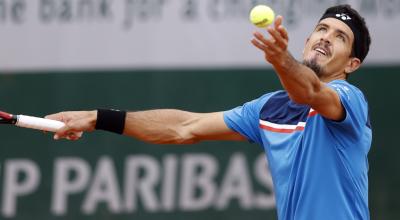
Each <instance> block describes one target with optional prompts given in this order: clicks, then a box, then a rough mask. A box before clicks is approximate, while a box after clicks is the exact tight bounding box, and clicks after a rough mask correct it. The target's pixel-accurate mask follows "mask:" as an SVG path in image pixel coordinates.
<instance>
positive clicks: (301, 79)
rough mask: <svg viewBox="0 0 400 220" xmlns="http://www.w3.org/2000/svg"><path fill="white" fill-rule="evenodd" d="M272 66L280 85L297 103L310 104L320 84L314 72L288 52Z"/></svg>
mask: <svg viewBox="0 0 400 220" xmlns="http://www.w3.org/2000/svg"><path fill="white" fill-rule="evenodd" d="M273 66H274V69H275V70H276V72H277V74H278V77H279V79H280V81H281V84H282V85H283V87H284V88H285V90H286V91H287V92H288V94H289V96H290V97H291V99H292V100H293V101H295V102H297V103H300V104H309V103H311V101H312V98H313V94H315V93H316V92H318V91H319V90H320V89H321V82H320V80H319V78H318V77H317V75H316V74H315V73H314V71H313V70H311V69H310V68H308V67H307V66H305V65H303V64H301V63H299V62H298V61H297V60H295V59H294V58H293V57H292V56H291V55H290V54H289V52H287V53H286V54H284V56H283V58H281V59H279V62H275V63H273Z"/></svg>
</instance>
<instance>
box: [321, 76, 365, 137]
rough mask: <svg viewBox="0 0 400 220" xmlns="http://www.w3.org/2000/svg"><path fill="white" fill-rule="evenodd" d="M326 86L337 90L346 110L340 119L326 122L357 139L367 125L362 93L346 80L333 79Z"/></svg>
mask: <svg viewBox="0 0 400 220" xmlns="http://www.w3.org/2000/svg"><path fill="white" fill-rule="evenodd" d="M328 86H330V87H331V88H332V89H334V90H335V91H336V92H337V94H338V95H339V98H340V101H341V103H342V105H343V107H344V109H345V112H346V116H345V118H344V119H343V120H342V121H340V122H337V121H332V120H328V124H329V125H330V126H331V128H332V129H339V130H340V133H343V134H346V135H350V136H351V137H353V138H355V139H359V138H360V136H361V135H362V134H363V132H364V129H365V127H369V116H368V103H367V101H366V99H365V97H364V95H363V93H362V92H361V91H360V90H359V89H358V88H357V87H355V86H353V85H351V84H349V83H347V82H346V81H333V82H331V83H329V84H328Z"/></svg>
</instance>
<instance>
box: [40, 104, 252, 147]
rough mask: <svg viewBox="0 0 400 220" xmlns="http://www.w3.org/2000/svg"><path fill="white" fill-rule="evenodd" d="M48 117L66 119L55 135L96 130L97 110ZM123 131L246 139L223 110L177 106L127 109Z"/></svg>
mask: <svg viewBox="0 0 400 220" xmlns="http://www.w3.org/2000/svg"><path fill="white" fill-rule="evenodd" d="M46 118H50V119H55V120H60V121H63V122H65V123H66V126H65V127H64V128H61V129H60V130H59V131H58V132H57V133H56V134H55V135H54V138H55V139H59V138H66V139H70V140H77V139H79V138H80V137H81V135H82V132H84V131H93V130H95V126H96V120H97V111H75V112H60V113H57V114H53V115H48V116H46ZM123 134H124V135H127V136H131V137H134V138H137V139H139V140H142V141H145V142H150V143H156V144H192V143H196V142H199V141H203V140H245V138H244V137H242V136H241V135H240V134H238V133H236V132H234V131H232V130H231V129H229V128H228V127H227V126H226V124H225V122H224V119H223V113H222V112H214V113H193V112H187V111H181V110H175V109H160V110H149V111H138V112H128V113H127V114H126V118H125V127H124V131H123Z"/></svg>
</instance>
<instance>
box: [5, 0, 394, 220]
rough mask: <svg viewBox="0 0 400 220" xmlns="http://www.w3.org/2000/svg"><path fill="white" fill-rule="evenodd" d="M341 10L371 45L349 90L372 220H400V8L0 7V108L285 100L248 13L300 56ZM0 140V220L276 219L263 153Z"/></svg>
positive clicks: (313, 1) (24, 136)
mask: <svg viewBox="0 0 400 220" xmlns="http://www.w3.org/2000/svg"><path fill="white" fill-rule="evenodd" d="M339 3H349V4H351V5H352V6H353V7H354V8H356V9H358V10H359V11H360V12H361V14H362V15H363V16H364V17H365V18H366V21H367V24H368V26H369V28H370V32H371V35H372V46H371V50H370V54H369V56H368V57H367V59H366V61H365V64H364V65H363V66H362V68H361V69H360V70H358V71H357V72H356V73H355V74H353V75H352V76H351V77H350V79H349V80H350V82H351V83H353V84H355V85H356V86H358V87H359V88H360V89H361V90H362V91H364V93H365V95H366V96H367V98H368V100H369V105H370V114H371V120H372V126H373V132H374V136H373V144H372V148H371V151H370V154H369V162H370V171H369V177H370V182H369V184H370V197H369V198H370V201H369V203H370V211H371V219H399V218H400V209H399V207H400V202H399V201H398V199H397V197H398V196H400V189H399V186H400V173H399V172H398V171H396V170H397V169H398V168H399V167H400V162H399V161H400V160H399V159H397V154H398V153H400V150H399V149H397V147H398V144H397V141H396V137H395V136H396V132H397V131H398V128H397V123H398V122H399V123H400V120H399V119H398V117H397V116H396V115H397V114H398V113H399V110H398V107H399V105H398V103H397V102H398V101H399V96H400V94H399V92H398V91H397V89H396V87H397V84H398V83H397V82H398V80H400V75H399V74H398V72H399V71H400V55H399V53H398V48H399V46H400V45H399V44H400V43H399V41H398V39H399V38H400V31H399V30H398V27H399V26H400V2H399V1H395V0H379V1H378V0H347V1H346V0H296V1H294V0H270V1H261V0H260V1H257V0H0V73H1V74H0V109H2V110H4V111H8V112H12V113H18V114H27V115H34V116H45V115H47V114H51V113H55V112H59V111H64V110H91V109H95V108H117V109H126V110H132V111H134V110H144V109H154V108H178V109H183V110H188V111H194V112H212V111H223V110H228V109H231V108H233V107H236V106H238V105H241V104H243V103H244V102H246V101H249V100H252V99H255V98H257V97H259V96H261V95H262V94H264V93H266V92H269V91H273V90H276V89H281V85H280V84H279V80H278V78H277V77H276V75H275V73H274V71H273V70H272V69H271V66H270V65H269V64H267V63H266V62H265V61H264V57H263V54H262V53H260V52H259V51H258V50H257V49H256V48H254V47H253V46H252V45H251V43H250V40H251V38H252V33H253V32H254V31H255V30H261V29H257V28H256V27H254V26H253V25H251V24H250V22H249V21H248V14H249V11H250V9H251V8H252V7H253V6H254V5H257V4H268V5H269V6H271V7H272V8H273V9H274V10H275V12H276V13H277V14H281V15H283V16H284V24H285V26H286V27H287V29H288V30H289V37H290V42H289V48H290V51H291V53H292V54H293V56H295V57H296V58H298V59H300V58H301V53H302V49H303V46H304V43H305V40H306V38H307V36H308V34H309V33H310V32H311V31H312V30H313V28H314V26H315V24H316V23H317V21H318V19H319V17H320V16H321V15H322V13H323V11H324V10H325V9H326V8H327V7H329V6H332V5H334V4H339ZM261 31H262V30H261ZM0 136H1V142H0V219H16V220H28V219H29V220H30V219H42V220H51V219H74V220H80V219H96V220H103V219H114V220H124V219H132V218H135V219H146V220H147V219H149V220H152V219H154V220H156V219H193V220H196V219H205V218H207V219H209V220H213V219H221V218H223V219H234V220H239V219H248V218H251V219H254V220H256V219H263V220H266V219H268V220H273V219H276V211H275V200H274V194H273V192H272V189H273V186H272V182H271V178H270V175H269V171H268V169H267V164H266V160H265V156H264V154H263V151H262V149H261V148H260V147H259V146H257V145H255V144H250V143H246V142H243V143H238V142H205V143H201V144H198V145H193V146H175V145H168V146H158V145H151V144H146V143H142V142H139V141H136V140H134V139H131V138H128V137H122V136H118V135H115V134H112V133H106V132H102V131H96V132H93V133H87V134H85V135H84V138H83V139H81V140H79V141H76V142H67V141H63V140H62V141H53V140H52V135H51V134H45V133H41V132H38V131H34V130H28V129H21V128H16V127H12V126H1V127H0ZM321 147H323V146H321Z"/></svg>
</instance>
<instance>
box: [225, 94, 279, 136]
mask: <svg viewBox="0 0 400 220" xmlns="http://www.w3.org/2000/svg"><path fill="white" fill-rule="evenodd" d="M271 95H272V93H268V94H265V95H263V96H261V97H260V98H258V99H255V100H252V101H250V102H247V103H245V104H243V105H242V106H238V107H236V108H234V109H231V110H228V111H225V112H224V120H225V123H226V125H227V126H228V127H229V128H230V129H232V130H233V131H236V132H238V133H240V134H241V135H243V136H244V137H246V138H247V139H248V140H249V141H250V142H255V143H258V144H261V142H262V140H261V136H260V131H259V118H260V111H261V108H262V107H263V105H264V104H265V103H266V101H267V100H268V99H269V98H270V97H271Z"/></svg>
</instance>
